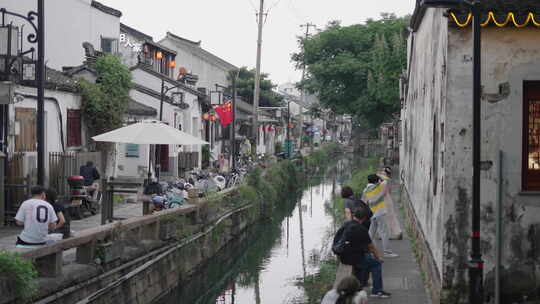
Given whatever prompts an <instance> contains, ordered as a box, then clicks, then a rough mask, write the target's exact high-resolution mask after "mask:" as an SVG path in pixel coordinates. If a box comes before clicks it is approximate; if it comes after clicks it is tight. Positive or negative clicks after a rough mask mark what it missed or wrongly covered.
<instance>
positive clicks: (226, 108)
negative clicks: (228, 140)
mask: <svg viewBox="0 0 540 304" xmlns="http://www.w3.org/2000/svg"><path fill="white" fill-rule="evenodd" d="M214 111H216V113H217V114H218V115H219V119H220V121H221V125H222V126H224V127H225V126H228V125H229V124H230V123H231V122H232V121H233V112H232V105H231V103H230V102H226V103H224V104H223V105H221V106H218V107H215V108H214Z"/></svg>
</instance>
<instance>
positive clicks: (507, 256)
mask: <svg viewBox="0 0 540 304" xmlns="http://www.w3.org/2000/svg"><path fill="white" fill-rule="evenodd" d="M417 3H418V4H417V7H416V10H415V13H414V15H413V17H412V22H411V28H412V32H411V33H410V37H409V45H408V52H409V56H408V58H409V62H408V73H407V75H408V76H407V79H406V82H405V86H404V92H403V95H404V97H405V101H404V104H403V109H402V111H401V119H402V124H401V125H402V136H403V137H402V146H401V149H400V170H401V172H400V177H401V178H402V180H403V185H404V191H403V195H404V197H403V202H404V205H405V206H408V207H410V214H413V215H414V220H415V222H416V223H417V224H418V225H417V227H415V229H417V231H419V233H418V235H421V236H423V237H422V238H423V240H422V241H423V242H419V244H421V243H423V245H422V246H423V248H425V253H426V254H425V258H424V259H423V260H424V262H425V265H426V268H424V269H427V270H428V271H426V272H427V274H428V277H429V279H428V281H429V284H430V285H431V289H432V290H433V291H434V293H433V294H432V295H433V298H434V300H436V301H437V302H438V301H439V300H440V303H464V302H466V300H467V293H464V292H463V291H464V290H466V288H465V287H466V286H467V284H468V283H467V278H468V276H467V261H468V259H469V256H468V255H469V253H470V239H471V238H470V235H471V213H472V211H471V204H472V152H471V150H472V136H473V135H472V131H473V130H472V115H471V113H472V105H473V103H472V96H473V94H472V83H473V78H472V70H473V61H472V54H473V38H472V30H471V27H472V26H471V23H470V18H469V16H468V15H467V14H466V13H462V12H459V13H454V12H448V10H447V9H434V8H427V7H424V6H422V5H421V4H420V3H419V2H417ZM481 5H482V7H481V11H482V18H483V21H482V23H483V27H482V52H483V58H482V87H483V89H482V100H481V103H482V113H481V124H482V134H481V138H482V143H481V154H482V155H481V160H482V162H483V166H482V173H481V188H482V191H481V210H482V215H481V226H482V231H481V240H482V246H481V247H482V254H483V258H484V260H485V262H486V264H485V266H484V273H485V276H486V278H491V279H493V277H494V267H495V262H496V259H495V252H496V248H497V246H500V248H502V257H501V260H502V268H503V277H502V280H503V286H502V289H503V298H502V300H501V303H512V302H514V301H517V300H515V299H520V296H522V295H524V294H528V293H529V292H532V291H533V290H538V287H539V284H538V282H537V281H535V280H534V278H535V277H536V276H537V275H538V269H537V268H536V269H535V267H531V265H536V264H537V263H538V261H539V260H540V251H538V250H537V248H538V244H539V243H540V238H538V235H540V220H539V215H540V207H539V205H538V200H539V198H540V196H539V195H538V194H539V192H538V191H539V190H540V182H539V181H540V178H539V177H540V165H538V160H539V159H540V152H539V151H540V139H539V134H540V107H539V103H538V100H539V98H540V53H539V52H538V37H539V36H538V35H539V30H538V27H536V26H534V25H533V22H536V23H539V22H540V18H539V17H538V16H539V13H540V5H539V4H538V1H532V0H531V1H529V0H525V1H519V3H517V2H516V1H504V0H502V1H498V0H497V1H496V0H486V1H481ZM493 12H496V13H493ZM510 14H512V15H510ZM531 16H533V17H531ZM467 20H469V21H467ZM505 20H506V21H507V22H504V21H505ZM500 153H502V161H500V158H499V157H500V155H501V154H500ZM501 166H502V167H501ZM499 170H501V171H499ZM499 193H500V195H498V194H499ZM498 206H500V208H501V209H500V210H501V211H500V212H501V216H498V215H497V214H498V211H497V208H498ZM497 222H500V223H501V224H502V225H503V227H504V228H503V229H504V233H503V234H502V235H501V241H500V242H499V241H498V238H497V236H496V233H495V231H496V224H497ZM486 282H491V283H492V282H493V280H491V281H489V280H488V281H486ZM504 282H506V283H504ZM509 282H513V283H511V284H509ZM514 282H515V283H514ZM493 288H494V286H493V285H492V284H490V283H488V284H487V285H486V287H485V289H486V291H487V293H488V295H493ZM505 297H508V298H505ZM512 297H514V298H512Z"/></svg>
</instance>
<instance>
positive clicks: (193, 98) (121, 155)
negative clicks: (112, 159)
mask: <svg viewBox="0 0 540 304" xmlns="http://www.w3.org/2000/svg"><path fill="white" fill-rule="evenodd" d="M119 37H120V39H119V41H120V45H119V51H120V54H121V58H122V61H123V63H125V64H126V65H128V66H130V68H131V73H132V77H133V83H134V88H133V89H132V90H131V91H130V97H131V98H132V99H133V101H135V102H137V103H139V104H141V105H143V106H145V107H149V108H153V109H155V111H156V114H157V116H155V117H154V119H159V116H160V111H161V109H160V105H161V90H162V84H163V85H164V88H165V89H167V88H172V87H176V88H174V89H171V90H169V91H168V92H167V93H166V94H165V95H164V102H163V110H162V111H163V113H162V121H164V122H165V123H167V124H169V125H170V126H173V127H175V128H178V129H180V130H182V131H184V132H186V133H189V134H191V135H193V136H196V137H198V138H203V128H202V122H201V120H202V119H201V117H202V112H201V102H204V100H205V96H206V95H205V94H204V93H201V92H199V91H197V90H196V89H195V88H194V86H192V85H189V84H184V83H180V82H178V81H176V80H174V79H173V75H174V65H175V58H176V51H174V50H171V49H170V48H167V47H166V46H163V45H161V44H159V43H155V42H154V41H153V38H152V37H151V36H148V35H146V34H144V33H142V32H140V31H138V30H136V29H134V28H131V27H129V26H127V25H124V24H122V25H121V33H120V36H119ZM180 104H184V105H186V106H184V107H181V106H180ZM144 118H148V117H140V116H139V117H134V118H133V119H135V120H137V119H144ZM159 149H160V151H161V152H159V153H160V165H161V172H162V175H168V176H178V173H179V152H184V153H196V154H197V155H198V156H197V164H196V166H195V167H197V168H200V166H201V147H189V146H186V147H179V146H177V145H162V146H161V147H160V148H159ZM151 154H152V156H151ZM117 157H118V171H117V174H118V175H119V176H129V177H146V174H147V172H148V164H149V163H151V164H152V163H153V160H152V161H150V160H151V159H152V158H153V153H150V147H148V146H138V145H132V144H124V145H119V151H118V156H117ZM154 169H155V168H150V170H151V171H154ZM185 169H191V167H190V168H185Z"/></svg>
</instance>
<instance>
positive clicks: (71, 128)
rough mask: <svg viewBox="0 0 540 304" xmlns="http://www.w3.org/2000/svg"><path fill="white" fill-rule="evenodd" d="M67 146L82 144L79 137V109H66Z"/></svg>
mask: <svg viewBox="0 0 540 304" xmlns="http://www.w3.org/2000/svg"><path fill="white" fill-rule="evenodd" d="M67 146H68V147H80V146H82V139H81V110H70V109H68V111H67Z"/></svg>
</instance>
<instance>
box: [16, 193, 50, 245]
mask: <svg viewBox="0 0 540 304" xmlns="http://www.w3.org/2000/svg"><path fill="white" fill-rule="evenodd" d="M15 219H16V220H17V221H20V222H23V223H24V230H23V231H22V232H21V234H20V235H19V238H20V239H21V240H23V241H24V242H26V243H44V242H45V241H46V238H47V234H48V233H49V223H56V221H58V218H57V217H56V212H54V208H53V207H52V205H51V204H49V203H48V202H46V201H43V200H40V199H29V200H26V201H24V202H23V203H22V205H21V207H19V210H18V211H17V215H15Z"/></svg>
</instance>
